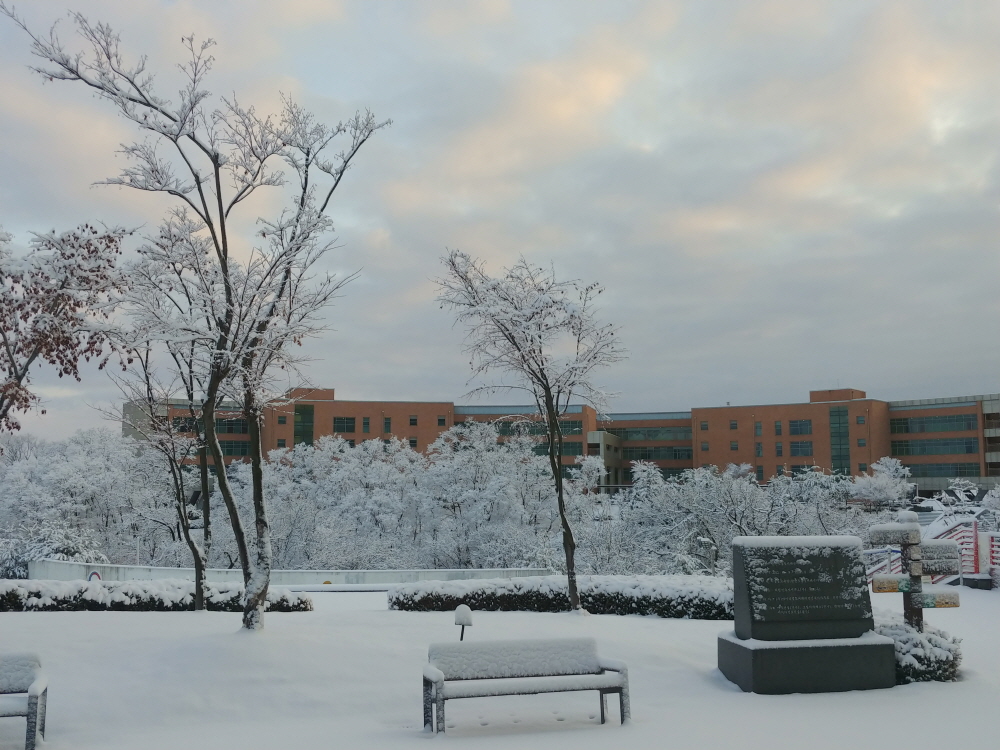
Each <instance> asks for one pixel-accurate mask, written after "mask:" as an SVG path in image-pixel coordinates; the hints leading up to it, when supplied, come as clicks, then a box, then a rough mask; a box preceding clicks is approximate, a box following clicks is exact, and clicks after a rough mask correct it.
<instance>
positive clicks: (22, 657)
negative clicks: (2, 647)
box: [0, 654, 49, 750]
mask: <svg viewBox="0 0 1000 750" xmlns="http://www.w3.org/2000/svg"><path fill="white" fill-rule="evenodd" d="M48 694H49V687H48V681H47V680H46V678H45V675H44V674H42V663H41V661H39V659H38V657H37V656H35V655H34V654H0V716H24V717H26V718H27V720H28V733H27V735H26V736H25V740H24V750H35V740H36V738H37V736H38V735H39V734H41V735H42V737H44V736H45V702H46V700H47V699H48Z"/></svg>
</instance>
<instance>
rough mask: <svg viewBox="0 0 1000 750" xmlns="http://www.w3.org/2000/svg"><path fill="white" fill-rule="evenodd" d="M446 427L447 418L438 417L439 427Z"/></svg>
mask: <svg viewBox="0 0 1000 750" xmlns="http://www.w3.org/2000/svg"><path fill="white" fill-rule="evenodd" d="M445 425H446V422H445V417H438V427H444V426H445Z"/></svg>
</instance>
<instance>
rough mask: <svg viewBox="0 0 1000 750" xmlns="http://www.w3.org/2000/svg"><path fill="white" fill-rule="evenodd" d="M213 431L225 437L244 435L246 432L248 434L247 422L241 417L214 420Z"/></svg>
mask: <svg viewBox="0 0 1000 750" xmlns="http://www.w3.org/2000/svg"><path fill="white" fill-rule="evenodd" d="M215 431H216V432H218V433H219V434H227V435H246V434H247V432H249V430H248V429H247V421H246V419H244V418H243V417H237V418H234V419H225V418H223V419H216V420H215Z"/></svg>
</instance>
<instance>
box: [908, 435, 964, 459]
mask: <svg viewBox="0 0 1000 750" xmlns="http://www.w3.org/2000/svg"><path fill="white" fill-rule="evenodd" d="M955 453H979V438H937V439H936V440H893V441H892V455H894V456H936V455H950V454H955Z"/></svg>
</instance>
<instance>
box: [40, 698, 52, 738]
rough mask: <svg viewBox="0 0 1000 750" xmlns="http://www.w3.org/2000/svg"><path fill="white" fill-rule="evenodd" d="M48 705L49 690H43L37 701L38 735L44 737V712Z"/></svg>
mask: <svg viewBox="0 0 1000 750" xmlns="http://www.w3.org/2000/svg"><path fill="white" fill-rule="evenodd" d="M48 705H49V689H48V688H45V690H43V691H42V695H41V696H40V698H39V700H38V733H39V734H40V735H42V737H43V738H44V737H45V711H46V709H47V708H48Z"/></svg>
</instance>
